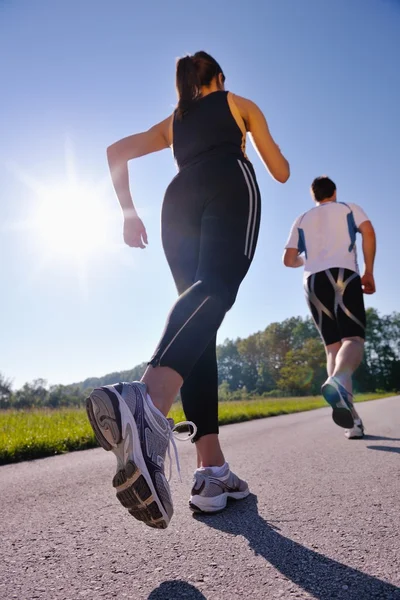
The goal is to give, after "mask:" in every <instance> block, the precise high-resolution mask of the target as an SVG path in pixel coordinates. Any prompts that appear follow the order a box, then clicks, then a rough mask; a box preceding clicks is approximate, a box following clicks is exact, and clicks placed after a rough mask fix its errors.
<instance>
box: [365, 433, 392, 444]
mask: <svg viewBox="0 0 400 600" xmlns="http://www.w3.org/2000/svg"><path fill="white" fill-rule="evenodd" d="M363 440H375V441H383V440H386V441H388V442H400V438H392V437H385V436H384V435H369V434H368V433H366V434H365V435H364V437H363Z"/></svg>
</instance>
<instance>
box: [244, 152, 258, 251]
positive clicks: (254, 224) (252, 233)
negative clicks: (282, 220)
mask: <svg viewBox="0 0 400 600" xmlns="http://www.w3.org/2000/svg"><path fill="white" fill-rule="evenodd" d="M243 165H244V168H245V169H246V170H247V172H248V174H249V178H250V181H251V184H252V186H253V191H254V218H253V225H252V229H251V237H250V246H249V258H251V255H252V254H253V251H254V235H255V233H256V226H257V208H258V202H257V200H258V192H257V187H256V183H255V181H254V177H253V175H252V174H251V171H250V169H249V165H246V163H243Z"/></svg>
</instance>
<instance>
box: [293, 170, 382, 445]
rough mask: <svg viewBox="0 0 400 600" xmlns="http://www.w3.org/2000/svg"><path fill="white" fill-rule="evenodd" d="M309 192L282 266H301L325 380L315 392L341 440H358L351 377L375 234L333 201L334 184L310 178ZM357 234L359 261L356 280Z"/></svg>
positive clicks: (359, 212)
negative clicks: (323, 360) (321, 348)
mask: <svg viewBox="0 0 400 600" xmlns="http://www.w3.org/2000/svg"><path fill="white" fill-rule="evenodd" d="M311 194H312V197H313V199H314V201H315V203H316V206H315V207H314V208H312V209H311V210H309V211H308V212H306V213H304V214H303V215H301V216H300V217H298V218H297V219H296V221H295V222H294V224H293V226H292V229H291V232H290V235H289V239H288V241H287V244H286V246H285V253H284V255H283V263H284V265H285V266H286V267H293V268H296V267H301V266H302V265H304V267H305V268H304V287H305V292H306V299H307V302H308V305H309V307H310V311H311V314H312V316H313V319H314V322H315V325H316V327H317V328H318V330H319V332H320V334H321V337H322V339H323V341H324V344H325V350H326V357H327V372H328V379H327V380H326V382H325V383H324V384H323V386H322V388H321V392H322V395H323V397H324V398H325V400H326V401H327V402H328V403H329V404H330V405H331V407H332V409H333V413H332V418H333V420H334V422H335V423H336V424H337V425H339V426H340V427H344V428H345V430H346V431H345V435H346V437H347V438H349V439H351V438H362V437H363V436H364V426H363V423H362V421H361V419H360V417H359V415H358V413H357V412H356V410H355V408H354V404H353V395H352V379H351V378H352V375H353V373H354V371H355V370H356V369H357V367H358V366H359V364H360V363H361V361H362V357H363V353H364V341H365V324H366V320H365V308H364V298H363V293H364V294H373V293H374V292H375V281H374V275H373V268H374V259H375V251H376V239H375V231H374V228H373V226H372V223H371V221H370V220H369V219H368V217H367V215H366V214H365V212H364V211H363V209H362V208H360V207H359V206H357V205H356V204H352V203H348V204H346V203H344V202H337V199H336V185H335V184H334V183H333V181H331V179H329V177H326V176H323V177H317V178H316V179H314V181H313V183H312V185H311ZM357 232H360V233H361V236H362V249H363V254H364V263H365V266H364V273H363V275H362V277H361V278H360V275H359V270H358V265H357V250H356V244H355V241H356V233H357ZM300 255H303V256H304V258H303V256H300Z"/></svg>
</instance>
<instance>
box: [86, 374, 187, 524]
mask: <svg viewBox="0 0 400 600" xmlns="http://www.w3.org/2000/svg"><path fill="white" fill-rule="evenodd" d="M86 411H87V415H88V418H89V422H90V424H91V426H92V429H93V431H94V434H95V436H96V439H97V441H98V442H99V444H100V446H102V448H104V450H111V451H112V452H113V453H114V454H115V456H116V457H117V472H116V474H115V475H114V478H113V486H114V488H115V489H116V492H117V498H118V500H119V501H120V502H121V504H122V506H124V507H125V508H127V509H128V511H129V513H130V514H131V515H132V516H133V517H135V519H138V520H139V521H143V522H144V523H145V524H146V525H148V526H149V527H154V528H156V529H165V528H166V527H168V524H169V522H170V519H171V517H172V514H173V506H172V498H171V492H170V489H169V484H168V481H167V479H166V477H165V472H164V461H165V455H166V453H167V450H168V451H169V444H170V442H172V444H173V446H174V449H175V455H176V458H177V452H176V447H175V443H174V440H173V437H172V436H173V431H172V427H171V420H169V419H167V418H166V417H165V416H164V415H163V414H162V413H161V412H160V411H159V410H158V409H157V408H156V407H155V406H154V404H153V403H152V402H151V400H149V398H148V396H147V392H146V386H145V385H144V384H143V383H139V382H133V383H118V384H116V385H107V386H103V387H101V388H97V389H95V390H93V392H92V393H91V394H90V396H89V398H88V399H87V401H86ZM172 425H173V423H172ZM194 427H195V426H194ZM189 439H190V438H189ZM177 465H178V470H179V463H178V460H177Z"/></svg>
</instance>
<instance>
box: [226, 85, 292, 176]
mask: <svg viewBox="0 0 400 600" xmlns="http://www.w3.org/2000/svg"><path fill="white" fill-rule="evenodd" d="M235 102H236V104H237V106H238V108H239V111H240V114H241V116H242V118H243V120H244V122H245V124H246V128H247V131H248V132H249V133H250V138H251V141H252V143H253V146H254V148H255V149H256V151H257V153H258V155H259V156H260V158H261V160H262V162H263V163H264V165H265V166H266V168H267V169H268V171H269V173H270V174H271V176H272V177H273V178H274V179H276V180H277V181H279V182H280V183H285V182H286V181H287V180H288V179H289V176H290V167H289V163H288V161H287V160H286V158H285V157H284V156H283V154H282V153H281V151H280V148H279V146H278V145H277V144H276V143H275V141H274V139H273V138H272V135H271V133H270V131H269V127H268V123H267V121H266V119H265V117H264V115H263V113H262V111H261V110H260V109H259V108H258V106H257V105H256V104H255V103H254V102H252V101H251V100H247V99H246V98H242V97H241V96H236V95H235Z"/></svg>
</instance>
